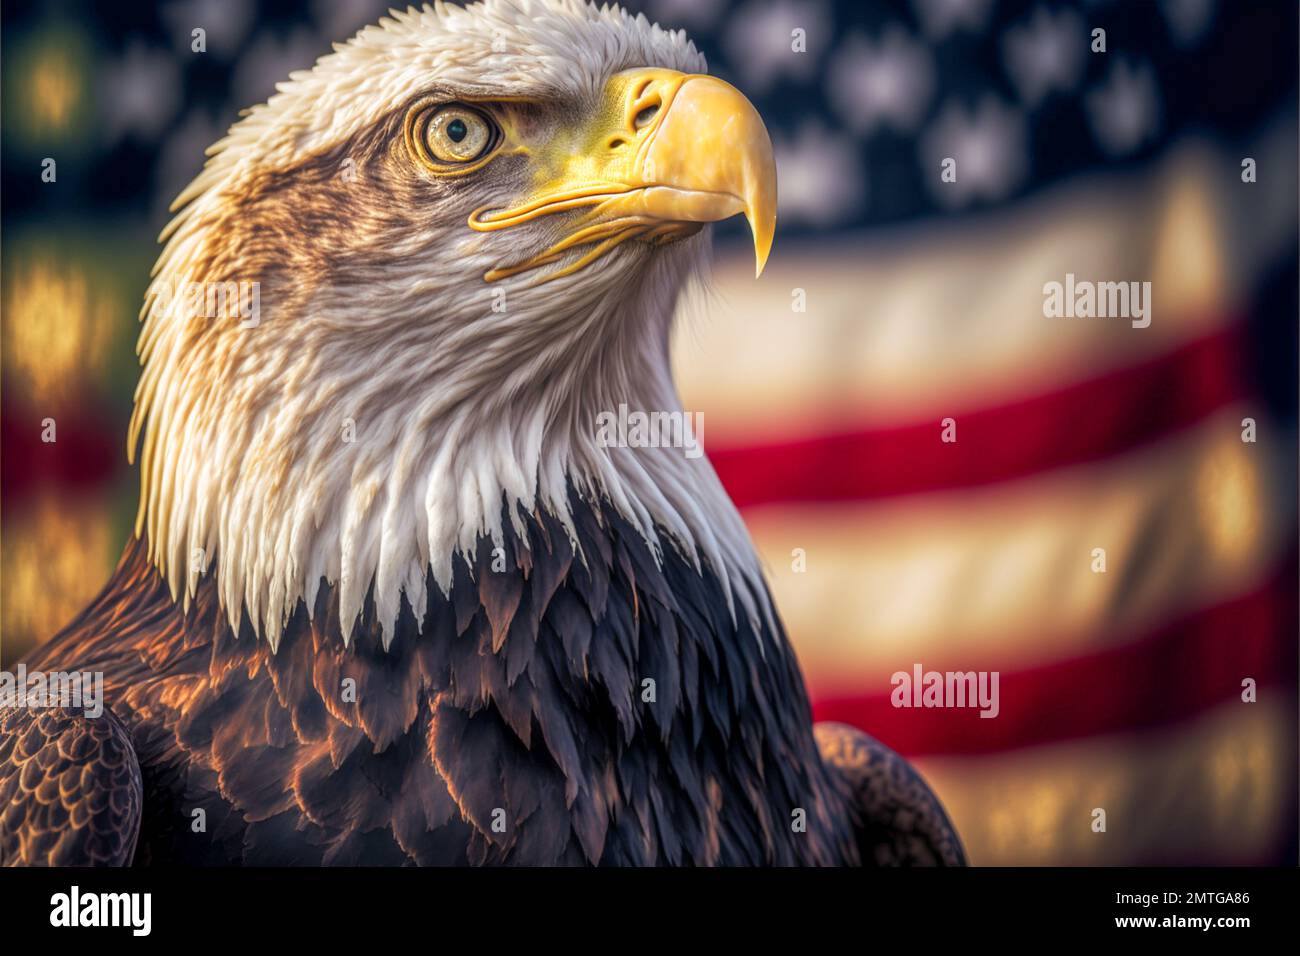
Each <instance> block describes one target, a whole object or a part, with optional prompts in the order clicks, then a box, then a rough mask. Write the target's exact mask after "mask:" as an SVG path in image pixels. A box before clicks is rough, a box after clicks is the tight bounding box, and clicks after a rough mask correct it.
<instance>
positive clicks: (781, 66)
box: [723, 0, 832, 93]
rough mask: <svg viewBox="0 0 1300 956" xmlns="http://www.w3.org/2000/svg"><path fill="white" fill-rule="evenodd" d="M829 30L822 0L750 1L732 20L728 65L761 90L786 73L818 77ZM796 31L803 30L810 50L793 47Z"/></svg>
mask: <svg viewBox="0 0 1300 956" xmlns="http://www.w3.org/2000/svg"><path fill="white" fill-rule="evenodd" d="M831 29H832V23H831V20H830V17H829V15H828V14H827V12H826V5H825V3H823V2H822V0H750V2H749V3H746V4H745V5H743V6H742V7H740V8H739V9H737V10H736V11H735V13H734V14H733V15H732V17H731V18H730V24H729V25H728V27H727V32H726V36H725V37H724V38H723V46H724V47H725V49H726V52H727V62H728V64H729V65H730V66H731V67H732V68H733V69H735V70H736V72H738V73H739V74H740V76H741V79H742V80H743V81H744V82H745V84H746V85H747V86H748V87H750V88H751V89H753V90H754V91H756V92H759V93H762V92H763V91H765V90H767V89H768V88H770V87H771V86H772V85H773V84H774V83H775V82H776V81H777V79H779V78H780V77H783V76H784V77H789V78H791V79H795V80H807V79H809V78H811V77H812V76H814V75H815V74H816V72H817V70H818V69H819V66H820V63H821V55H820V54H821V51H822V50H823V49H825V47H826V44H827V40H828V39H829V34H830V31H831ZM795 30H802V31H803V37H804V43H805V50H806V52H796V51H795V50H794V49H793V47H794V42H795V41H794V37H793V33H794V31H795Z"/></svg>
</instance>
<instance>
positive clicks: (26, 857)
mask: <svg viewBox="0 0 1300 956" xmlns="http://www.w3.org/2000/svg"><path fill="white" fill-rule="evenodd" d="M142 803H143V786H142V784H141V779H140V764H139V762H138V761H137V759H136V754H135V750H134V748H133V747H132V745H131V737H130V735H129V734H128V733H127V731H126V728H125V727H124V726H123V725H122V723H121V721H119V720H118V718H117V717H116V715H114V714H113V712H112V711H111V710H109V709H108V708H105V709H104V712H103V713H102V714H100V715H99V716H98V717H89V716H87V715H86V713H85V711H84V709H83V708H80V707H53V708H42V709H32V708H27V707H14V706H10V707H4V708H0V807H3V808H4V810H3V812H2V813H0V865H4V866H126V865H128V864H130V863H131V860H132V858H133V857H134V855H135V844H136V838H137V837H138V836H139V833H140V813H141V805H142Z"/></svg>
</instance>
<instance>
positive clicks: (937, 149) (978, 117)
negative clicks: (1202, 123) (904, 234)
mask: <svg viewBox="0 0 1300 956" xmlns="http://www.w3.org/2000/svg"><path fill="white" fill-rule="evenodd" d="M1026 135H1027V134H1026V131H1025V121H1024V117H1023V116H1021V115H1020V113H1019V112H1018V111H1017V110H1015V109H1014V108H1012V107H1009V106H1003V105H1002V104H1001V103H1000V102H998V100H997V99H996V98H995V97H993V96H986V97H984V99H983V100H981V101H980V104H979V106H978V107H977V108H976V109H975V110H974V111H967V110H964V109H962V108H961V107H960V106H958V105H957V104H955V103H949V104H948V105H947V106H945V107H944V109H943V112H942V113H941V114H940V116H939V118H938V119H937V120H936V121H935V122H934V124H933V125H932V126H931V127H930V129H929V130H927V131H926V133H925V136H924V137H922V140H921V149H920V151H921V161H922V163H923V172H924V177H925V181H926V182H927V183H929V184H930V188H931V190H932V191H933V192H934V195H935V197H936V198H937V199H938V200H939V201H940V202H941V203H943V204H944V205H947V206H952V207H960V206H965V205H967V204H968V203H970V202H972V201H973V200H976V199H984V200H997V199H1002V198H1004V197H1006V196H1007V195H1009V194H1010V193H1011V191H1012V190H1013V189H1015V188H1016V186H1018V185H1019V184H1020V183H1021V181H1022V180H1023V179H1024V176H1025V172H1026V168H1025V167H1026V163H1027V159H1026V152H1025V141H1026ZM946 159H953V160H956V180H955V181H953V182H944V181H943V179H942V177H941V175H940V174H941V172H942V169H943V162H944V160H946Z"/></svg>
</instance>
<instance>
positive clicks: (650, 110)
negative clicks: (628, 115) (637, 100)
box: [632, 103, 659, 129]
mask: <svg viewBox="0 0 1300 956" xmlns="http://www.w3.org/2000/svg"><path fill="white" fill-rule="evenodd" d="M658 112H659V104H658V103H651V104H650V105H649V106H647V107H645V108H643V109H642V110H641V112H639V113H637V114H636V118H635V119H633V120H632V124H633V125H634V126H635V127H636V128H637V129H644V128H645V127H646V126H648V125H649V123H650V121H651V120H652V119H654V118H655V114H656V113H658Z"/></svg>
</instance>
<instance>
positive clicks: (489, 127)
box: [406, 103, 501, 172]
mask: <svg viewBox="0 0 1300 956" xmlns="http://www.w3.org/2000/svg"><path fill="white" fill-rule="evenodd" d="M406 139H407V145H408V146H410V148H411V151H412V152H413V153H414V154H415V156H416V158H417V159H419V160H420V161H421V162H422V163H424V165H426V166H428V167H429V168H430V169H432V170H433V171H435V172H438V171H447V172H462V171H464V167H466V166H467V165H468V164H471V163H475V162H476V161H478V160H481V159H484V158H485V157H486V156H487V155H488V154H489V153H491V151H492V150H493V148H494V147H495V146H496V145H497V143H498V142H499V141H500V139H501V131H500V128H499V127H498V126H497V125H496V123H494V122H493V121H492V118H491V117H490V116H488V115H487V114H486V113H484V112H483V111H482V110H479V109H475V108H474V107H472V106H466V105H465V104H463V103H446V104H441V105H430V104H419V105H417V106H416V107H415V108H413V109H412V110H411V112H410V114H409V116H408V118H407V124H406Z"/></svg>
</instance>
